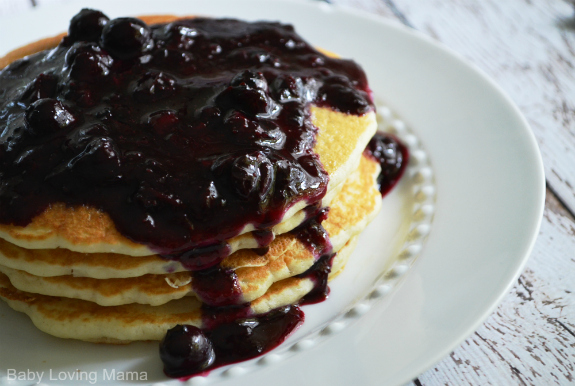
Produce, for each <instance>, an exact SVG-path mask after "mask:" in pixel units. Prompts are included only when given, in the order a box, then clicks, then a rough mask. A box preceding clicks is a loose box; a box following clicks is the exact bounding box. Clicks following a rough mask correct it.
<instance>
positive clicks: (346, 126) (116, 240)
mask: <svg viewBox="0 0 575 386" xmlns="http://www.w3.org/2000/svg"><path fill="white" fill-rule="evenodd" d="M141 19H142V20H143V21H144V22H147V23H166V22H170V21H174V20H178V19H180V18H178V17H176V16H170V15H163V16H147V17H146V16H144V17H142V18H141ZM62 37H63V35H62V34H60V35H58V36H55V37H53V38H48V39H43V40H41V41H38V42H36V43H32V44H30V45H28V46H25V47H22V48H20V49H17V50H15V51H13V52H10V53H9V54H7V55H6V56H5V57H4V58H1V59H0V68H2V67H4V66H6V65H8V64H10V63H12V62H13V61H15V60H17V59H20V58H22V57H24V56H26V55H32V54H34V53H36V52H39V51H41V50H46V49H49V48H52V47H55V46H57V45H58V44H59V43H60V41H61V40H62ZM328 54H329V53H328ZM311 118H312V123H313V125H314V126H315V127H317V128H318V132H317V137H316V143H315V146H314V152H315V153H317V154H318V155H319V159H320V161H321V163H322V165H323V167H324V169H325V171H326V172H327V175H328V176H329V183H328V185H327V192H326V195H325V197H324V198H323V200H322V202H321V206H323V207H325V206H328V205H329V203H330V200H331V198H333V196H334V195H335V191H337V189H338V187H340V186H341V184H342V183H343V182H344V181H345V179H346V178H347V176H348V175H349V174H350V173H351V172H352V171H353V170H355V169H356V168H357V165H358V163H359V159H360V156H361V153H362V152H363V149H364V148H365V146H366V145H367V143H368V141H369V140H370V138H371V137H372V136H373V134H374V133H375V131H376V127H377V124H376V120H375V113H374V112H373V111H371V112H368V113H365V114H363V115H351V114H346V113H341V112H337V111H334V110H332V109H330V108H325V107H318V106H311ZM307 205H308V203H307V202H306V201H305V200H302V201H298V202H296V203H295V204H293V205H291V206H290V207H289V208H288V209H287V210H286V212H285V213H284V214H283V216H282V217H281V218H280V220H279V222H278V224H277V225H275V226H274V227H273V228H271V230H272V232H273V234H274V235H279V234H282V233H285V232H287V231H289V230H291V229H293V228H294V227H295V226H297V225H299V223H301V220H302V219H303V218H304V216H303V214H302V212H301V210H302V209H304V208H305V207H306V206H307ZM292 217H295V218H294V219H292ZM290 220H291V221H290ZM254 229H255V228H254V226H253V225H252V224H250V223H246V224H245V226H243V228H242V229H241V231H240V232H239V234H238V236H236V237H233V238H228V239H224V240H225V241H227V242H228V243H229V244H230V252H229V253H233V252H235V251H237V250H239V249H244V248H256V247H257V246H258V241H257V238H256V237H254V236H253V235H251V234H250V232H251V231H253V230H254ZM0 238H3V239H4V240H6V241H8V242H10V243H12V244H15V245H18V246H21V247H23V248H27V249H53V248H66V249H69V250H71V251H76V252H84V253H117V254H123V255H130V256H150V255H154V254H156V251H154V250H153V248H150V247H149V246H148V245H143V244H140V243H136V242H134V241H132V240H130V239H128V238H126V237H125V236H124V235H122V234H121V233H120V232H118V231H117V229H116V227H115V225H114V222H113V221H112V220H111V219H110V217H109V215H108V214H106V213H104V212H102V211H101V210H98V209H96V208H93V207H88V206H80V207H77V206H76V207H69V206H66V205H64V204H62V203H54V204H52V205H50V206H49V207H48V208H47V209H46V210H45V211H44V212H43V213H41V214H39V215H38V216H36V217H34V218H33V219H32V221H31V222H30V223H29V224H28V225H26V226H16V225H11V224H0Z"/></svg>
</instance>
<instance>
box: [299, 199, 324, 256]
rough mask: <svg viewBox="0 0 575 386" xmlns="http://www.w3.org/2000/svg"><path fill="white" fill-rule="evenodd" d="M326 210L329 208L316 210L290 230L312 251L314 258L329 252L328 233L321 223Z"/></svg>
mask: <svg viewBox="0 0 575 386" xmlns="http://www.w3.org/2000/svg"><path fill="white" fill-rule="evenodd" d="M328 212H329V208H322V209H319V210H317V211H316V212H315V213H316V214H315V215H314V216H313V217H311V218H310V219H308V220H307V221H306V222H305V223H303V224H302V225H300V226H298V227H297V228H295V229H294V230H292V231H291V232H290V233H291V234H293V235H295V236H296V237H297V238H298V239H299V240H300V241H301V242H302V243H304V244H305V245H306V246H307V247H308V249H309V250H311V251H312V253H313V254H314V257H315V258H316V259H319V258H320V257H321V256H323V255H325V254H329V253H331V241H330V240H329V235H328V234H327V231H326V230H325V229H324V228H323V226H322V225H321V223H322V222H323V221H324V220H325V219H326V218H327V214H328Z"/></svg>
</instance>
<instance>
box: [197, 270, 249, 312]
mask: <svg viewBox="0 0 575 386" xmlns="http://www.w3.org/2000/svg"><path fill="white" fill-rule="evenodd" d="M192 286H193V289H194V292H195V293H196V295H197V297H198V298H199V299H200V300H201V301H202V303H204V304H207V305H209V306H228V305H232V304H240V303H241V299H242V289H241V287H240V285H239V283H238V277H237V275H236V273H235V271H233V270H231V269H228V270H226V269H224V268H222V267H220V266H219V265H218V266H215V267H212V268H208V269H204V270H201V271H196V272H194V274H193V278H192Z"/></svg>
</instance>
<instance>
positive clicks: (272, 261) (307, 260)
mask: <svg viewBox="0 0 575 386" xmlns="http://www.w3.org/2000/svg"><path fill="white" fill-rule="evenodd" d="M379 172H380V167H379V165H378V164H377V162H375V161H374V160H372V159H371V158H368V157H365V156H364V157H362V160H361V163H360V166H359V168H358V169H357V170H356V171H355V172H354V173H352V175H351V176H350V177H349V178H348V180H347V181H346V182H345V184H344V186H343V188H342V190H341V191H340V193H339V194H338V195H337V196H336V197H335V199H334V200H333V205H332V206H331V208H330V211H329V214H328V217H327V219H326V220H325V221H323V223H322V225H323V227H324V228H325V229H326V231H327V233H328V235H329V238H330V240H331V242H332V246H333V252H338V251H339V250H340V249H341V248H342V247H343V245H344V244H345V243H346V242H347V241H348V240H349V239H350V238H352V237H354V236H356V235H357V234H359V233H360V232H361V231H362V230H363V229H364V228H365V227H366V226H367V224H368V223H369V222H370V221H371V220H372V219H373V217H374V216H375V215H376V214H377V213H378V212H379V208H380V205H381V194H380V193H379V191H378V190H377V186H376V178H377V176H378V174H379ZM13 248H18V247H13ZM48 251H49V252H52V253H55V252H58V251H62V250H59V249H58V250H48ZM22 252H26V250H23V251H22ZM27 252H28V254H34V253H36V252H38V251H37V250H29V251H27ZM241 252H243V251H241ZM241 252H238V254H242V255H246V254H247V253H246V252H243V253H241ZM251 253H253V252H251ZM253 254H254V256H253V260H258V261H259V262H260V265H259V266H254V265H253V264H252V266H249V267H248V266H244V265H243V264H241V263H240V260H241V259H243V258H244V257H245V256H235V254H233V255H231V256H229V257H228V258H227V259H226V260H224V263H223V264H222V265H223V266H224V267H227V268H231V267H233V269H235V273H236V275H237V278H238V283H239V285H240V288H241V293H242V297H241V298H239V299H238V303H240V304H241V303H245V302H250V301H253V300H255V299H257V298H259V297H260V296H262V295H263V294H264V293H265V292H266V291H267V290H268V288H269V287H270V286H271V285H272V284H273V283H275V282H277V281H280V280H283V279H286V278H288V277H291V276H295V275H299V274H301V273H303V272H305V271H306V270H308V269H309V268H310V267H311V266H312V265H313V263H314V262H315V260H316V256H314V254H313V252H312V251H311V250H310V249H309V248H308V247H307V246H306V245H305V244H304V243H303V242H302V241H300V240H299V239H298V238H297V237H296V236H294V235H292V234H284V235H281V236H279V237H278V238H276V239H275V240H274V241H273V242H272V244H271V245H270V251H268V253H266V254H265V255H263V256H256V254H255V253H253ZM4 256H5V255H4ZM81 257H84V256H81ZM87 258H90V256H87ZM120 259H122V260H126V259H137V258H136V257H120V256H118V257H117V260H120ZM6 260H7V259H6V258H5V257H4V260H2V261H6ZM250 260H252V259H250ZM234 261H235V264H234ZM10 263H11V265H12V266H19V267H20V269H12V268H9V267H6V266H5V265H0V272H3V273H4V274H6V275H7V276H8V277H9V278H10V281H11V282H12V285H14V287H16V288H17V289H19V290H23V291H27V292H32V293H38V294H43V295H50V296H62V297H69V298H78V299H83V300H88V301H93V302H96V303H97V304H100V305H103V306H115V305H122V304H129V303H141V304H150V305H160V304H164V303H166V302H168V301H170V300H173V299H178V298H182V297H184V296H188V295H194V288H193V283H192V280H193V279H192V278H193V274H192V273H190V272H179V273H173V274H168V275H154V274H146V275H143V276H139V277H129V278H118V279H104V280H103V279H93V278H85V277H74V276H71V275H66V276H55V277H42V276H35V275H33V274H31V273H28V272H25V271H24V270H21V269H22V265H18V261H10ZM234 265H235V266H234ZM32 267H33V268H36V269H37V266H35V265H32ZM69 268H71V269H74V265H72V266H71V267H69ZM338 269H339V268H338Z"/></svg>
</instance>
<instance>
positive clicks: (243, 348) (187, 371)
mask: <svg viewBox="0 0 575 386" xmlns="http://www.w3.org/2000/svg"><path fill="white" fill-rule="evenodd" d="M246 310H247V311H249V307H248V308H247V309H246V308H234V307H221V308H220V309H219V312H217V313H216V315H215V317H214V318H213V321H217V322H215V323H214V324H213V325H211V326H210V327H207V328H204V329H203V330H199V329H197V328H195V327H192V326H180V325H178V326H176V327H174V328H172V329H170V330H169V331H168V333H167V334H166V337H165V338H164V339H163V340H162V342H161V343H160V357H161V358H162V361H163V362H164V372H165V373H166V375H168V376H170V377H174V378H180V379H181V380H183V381H184V380H187V379H189V378H190V377H192V376H196V375H207V374H208V373H209V371H211V370H213V369H216V368H218V367H221V366H225V365H229V364H232V363H237V362H241V361H245V360H248V359H252V358H255V357H258V356H260V355H262V354H265V353H266V352H268V351H270V350H272V349H274V348H275V347H277V346H279V345H280V344H281V343H282V342H283V341H284V340H285V339H286V338H287V337H288V336H289V335H290V334H291V333H292V332H294V331H295V330H296V329H297V328H298V327H299V326H300V325H301V324H302V323H303V322H304V319H305V315H304V313H303V311H301V309H300V308H299V307H298V306H296V305H288V306H284V307H280V308H277V309H275V310H272V311H270V312H268V313H266V314H263V315H258V316H250V315H249V312H247V311H246ZM206 312H207V313H208V314H209V311H207V310H206ZM211 320H212V319H211Z"/></svg>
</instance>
